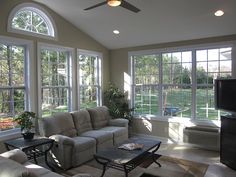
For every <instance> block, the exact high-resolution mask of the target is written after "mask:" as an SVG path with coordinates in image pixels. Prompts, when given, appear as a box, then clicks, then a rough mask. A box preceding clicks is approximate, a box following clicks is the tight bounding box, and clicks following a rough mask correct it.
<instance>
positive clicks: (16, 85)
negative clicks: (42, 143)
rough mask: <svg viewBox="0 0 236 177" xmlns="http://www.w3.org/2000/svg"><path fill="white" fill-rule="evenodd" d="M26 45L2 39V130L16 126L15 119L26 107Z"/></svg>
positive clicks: (0, 127)
mask: <svg viewBox="0 0 236 177" xmlns="http://www.w3.org/2000/svg"><path fill="white" fill-rule="evenodd" d="M25 61H26V57H25V47H23V46H17V45H9V44H5V43H1V41H0V131H4V130H8V129H12V128H15V125H14V123H13V119H14V118H15V117H16V116H17V115H18V114H19V113H20V112H22V111H24V110H25V107H26V87H25Z"/></svg>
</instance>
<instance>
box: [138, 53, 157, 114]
mask: <svg viewBox="0 0 236 177" xmlns="http://www.w3.org/2000/svg"><path fill="white" fill-rule="evenodd" d="M133 62H134V73H135V74H134V77H135V78H134V85H135V86H134V99H135V108H136V112H138V113H141V114H159V99H158V94H159V92H158V90H159V89H158V87H159V68H160V67H159V66H160V57H159V56H158V55H144V56H134V57H133Z"/></svg>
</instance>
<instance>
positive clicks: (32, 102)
mask: <svg viewBox="0 0 236 177" xmlns="http://www.w3.org/2000/svg"><path fill="white" fill-rule="evenodd" d="M0 41H1V43H3V44H8V45H16V46H22V47H24V48H25V68H24V70H25V71H24V72H25V86H24V87H25V93H26V94H25V96H26V98H25V100H26V103H25V110H29V111H34V112H36V110H35V106H36V99H35V97H34V96H35V91H34V89H32V88H34V85H35V78H34V76H33V75H32V74H30V73H33V70H34V67H35V62H36V61H35V60H34V57H33V53H34V50H33V42H32V41H30V40H25V39H20V38H13V37H6V36H0ZM19 134H20V129H19V128H13V129H10V130H6V131H2V132H0V140H5V139H8V138H15V137H18V136H19Z"/></svg>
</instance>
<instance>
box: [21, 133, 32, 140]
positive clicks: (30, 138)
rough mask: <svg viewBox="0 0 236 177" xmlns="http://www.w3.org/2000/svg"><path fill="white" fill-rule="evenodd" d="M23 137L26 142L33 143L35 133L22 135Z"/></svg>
mask: <svg viewBox="0 0 236 177" xmlns="http://www.w3.org/2000/svg"><path fill="white" fill-rule="evenodd" d="M22 136H23V138H24V140H26V141H31V140H32V139H34V133H32V132H26V133H22Z"/></svg>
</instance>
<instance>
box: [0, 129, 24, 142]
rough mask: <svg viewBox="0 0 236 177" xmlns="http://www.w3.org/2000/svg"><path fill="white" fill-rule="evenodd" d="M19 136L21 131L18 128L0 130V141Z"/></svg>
mask: <svg viewBox="0 0 236 177" xmlns="http://www.w3.org/2000/svg"><path fill="white" fill-rule="evenodd" d="M19 137H21V132H20V129H19V128H16V129H14V130H6V131H2V132H0V141H6V140H9V139H14V138H19Z"/></svg>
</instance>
